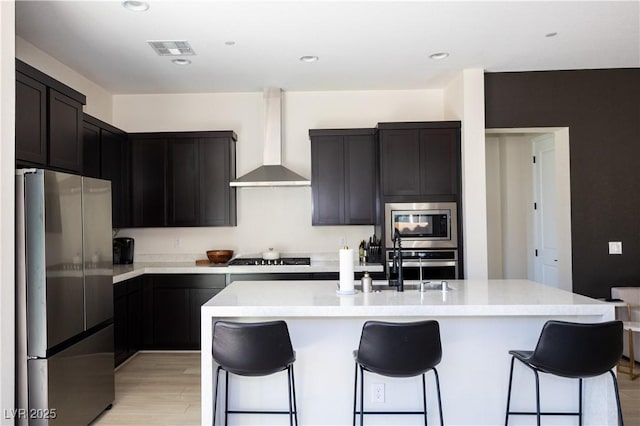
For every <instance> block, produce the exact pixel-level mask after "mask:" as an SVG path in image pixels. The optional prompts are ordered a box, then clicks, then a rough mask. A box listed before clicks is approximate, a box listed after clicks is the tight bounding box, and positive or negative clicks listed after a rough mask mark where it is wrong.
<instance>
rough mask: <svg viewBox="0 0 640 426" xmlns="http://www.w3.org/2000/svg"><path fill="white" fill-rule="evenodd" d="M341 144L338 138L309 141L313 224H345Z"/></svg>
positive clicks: (326, 137) (316, 138) (327, 137)
mask: <svg viewBox="0 0 640 426" xmlns="http://www.w3.org/2000/svg"><path fill="white" fill-rule="evenodd" d="M344 167H345V164H344V142H343V137H342V136H318V137H314V138H313V139H312V141H311V193H312V197H313V216H312V224H313V225H342V224H344V223H345V213H344V212H345V184H344Z"/></svg>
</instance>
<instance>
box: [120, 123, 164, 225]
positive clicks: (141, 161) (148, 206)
mask: <svg viewBox="0 0 640 426" xmlns="http://www.w3.org/2000/svg"><path fill="white" fill-rule="evenodd" d="M129 137H130V138H129V141H130V144H131V189H132V194H131V199H132V202H131V211H132V219H133V223H132V225H133V226H134V227H161V226H165V223H166V210H165V209H166V195H165V183H164V181H165V174H166V164H165V163H166V144H167V140H166V138H162V137H157V138H140V139H138V138H136V137H133V138H132V137H131V135H129Z"/></svg>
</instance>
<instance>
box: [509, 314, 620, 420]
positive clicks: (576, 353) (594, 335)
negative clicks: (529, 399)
mask: <svg viewBox="0 0 640 426" xmlns="http://www.w3.org/2000/svg"><path fill="white" fill-rule="evenodd" d="M622 336H623V334H622V322H621V321H609V322H603V323H594V324H582V323H571V322H564V321H547V323H546V324H545V325H544V327H543V328H542V332H541V333H540V337H539V338H538V343H537V345H536V348H535V350H534V351H521V350H511V351H509V354H511V355H512V357H511V371H510V373H509V391H508V393H507V412H506V417H505V421H504V424H505V425H508V424H509V415H535V416H536V420H537V425H538V426H540V418H541V416H543V415H547V416H578V421H579V424H580V425H582V379H586V378H589V377H596V376H600V375H602V374H605V373H607V372H609V373H610V374H611V379H612V380H613V386H614V389H615V395H616V404H617V406H618V424H619V425H622V424H623V421H622V409H621V407H620V395H619V393H618V381H617V380H616V376H615V374H614V373H613V368H614V367H615V366H616V364H617V363H618V361H619V360H620V357H621V356H622ZM516 359H517V360H518V361H520V362H522V363H523V364H524V365H526V366H527V367H529V368H530V369H531V370H533V373H534V374H535V380H536V411H535V412H522V411H509V406H510V403H511V384H512V380H513V364H514V361H515V360H516ZM539 372H541V373H548V374H553V375H555V376H560V377H566V378H572V379H579V380H578V412H541V411H540V381H539V377H538V373H539Z"/></svg>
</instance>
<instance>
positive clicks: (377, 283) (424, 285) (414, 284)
mask: <svg viewBox="0 0 640 426" xmlns="http://www.w3.org/2000/svg"><path fill="white" fill-rule="evenodd" d="M442 282H443V281H433V282H432V281H422V282H421V281H418V280H406V281H405V282H404V290H405V291H412V290H414V291H433V290H439V291H442ZM356 288H357V289H358V290H361V286H360V285H357V286H356ZM382 290H393V291H397V287H396V286H390V285H389V281H387V280H373V291H382ZM450 290H455V288H453V287H451V286H450V285H449V284H448V283H447V284H446V290H444V291H450Z"/></svg>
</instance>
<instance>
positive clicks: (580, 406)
mask: <svg viewBox="0 0 640 426" xmlns="http://www.w3.org/2000/svg"><path fill="white" fill-rule="evenodd" d="M578 426H582V379H579V380H578Z"/></svg>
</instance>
